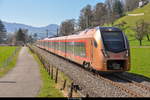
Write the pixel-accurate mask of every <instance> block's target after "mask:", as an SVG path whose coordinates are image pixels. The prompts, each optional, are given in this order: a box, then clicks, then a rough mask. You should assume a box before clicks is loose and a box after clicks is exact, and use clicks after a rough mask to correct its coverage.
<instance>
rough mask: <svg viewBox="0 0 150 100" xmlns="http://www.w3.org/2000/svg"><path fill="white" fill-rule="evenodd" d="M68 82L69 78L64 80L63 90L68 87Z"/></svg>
mask: <svg viewBox="0 0 150 100" xmlns="http://www.w3.org/2000/svg"><path fill="white" fill-rule="evenodd" d="M66 83H67V80H65V81H64V84H63V88H62V90H65V88H66Z"/></svg>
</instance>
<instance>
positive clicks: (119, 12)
mask: <svg viewBox="0 0 150 100" xmlns="http://www.w3.org/2000/svg"><path fill="white" fill-rule="evenodd" d="M113 12H114V13H115V15H116V18H119V17H122V16H123V13H124V12H123V5H122V4H121V1H120V0H114V4H113Z"/></svg>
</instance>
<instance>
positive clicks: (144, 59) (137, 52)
mask: <svg viewBox="0 0 150 100" xmlns="http://www.w3.org/2000/svg"><path fill="white" fill-rule="evenodd" d="M149 57H150V48H138V49H137V48H132V49H131V71H130V72H132V73H135V74H140V75H144V76H146V77H149V78H150V70H149V69H150V61H149Z"/></svg>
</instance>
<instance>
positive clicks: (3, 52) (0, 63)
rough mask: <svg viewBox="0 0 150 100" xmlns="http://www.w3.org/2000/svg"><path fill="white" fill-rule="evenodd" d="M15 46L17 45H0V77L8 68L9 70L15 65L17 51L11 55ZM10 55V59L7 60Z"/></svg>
mask: <svg viewBox="0 0 150 100" xmlns="http://www.w3.org/2000/svg"><path fill="white" fill-rule="evenodd" d="M17 48H18V47H10V46H1V47H0V77H2V76H3V75H5V74H6V73H7V72H8V71H9V70H11V69H12V68H13V67H14V66H15V65H16V62H17V56H18V53H19V51H17V52H16V54H15V55H14V56H12V55H13V54H14V52H15V50H16V49H17ZM11 56H12V57H11ZM10 57H11V59H10V60H9V61H8V58H10ZM6 63H7V64H6Z"/></svg>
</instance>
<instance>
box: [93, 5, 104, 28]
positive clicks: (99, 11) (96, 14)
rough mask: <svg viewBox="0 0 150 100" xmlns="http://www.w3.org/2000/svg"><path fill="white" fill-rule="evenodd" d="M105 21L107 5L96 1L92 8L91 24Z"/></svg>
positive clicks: (101, 23)
mask: <svg viewBox="0 0 150 100" xmlns="http://www.w3.org/2000/svg"><path fill="white" fill-rule="evenodd" d="M106 22H107V6H106V4H104V3H97V4H96V6H95V8H94V10H93V22H92V24H93V25H92V26H98V25H104V24H105V23H106Z"/></svg>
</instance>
